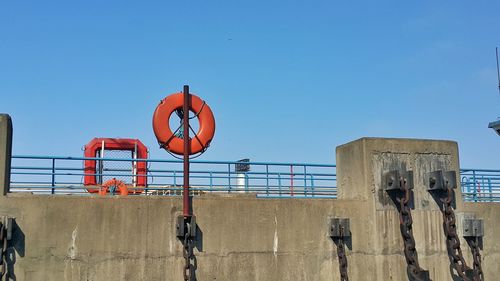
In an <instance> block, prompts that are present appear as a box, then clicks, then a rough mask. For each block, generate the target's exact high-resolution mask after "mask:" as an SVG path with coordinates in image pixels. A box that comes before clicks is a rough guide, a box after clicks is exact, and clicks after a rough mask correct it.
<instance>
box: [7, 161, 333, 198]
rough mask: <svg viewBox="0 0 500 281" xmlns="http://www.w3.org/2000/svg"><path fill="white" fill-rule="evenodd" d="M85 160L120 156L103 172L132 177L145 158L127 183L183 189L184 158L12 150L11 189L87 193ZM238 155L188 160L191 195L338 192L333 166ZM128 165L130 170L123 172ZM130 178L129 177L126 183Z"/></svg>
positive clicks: (147, 191) (154, 189)
mask: <svg viewBox="0 0 500 281" xmlns="http://www.w3.org/2000/svg"><path fill="white" fill-rule="evenodd" d="M84 160H96V162H97V161H121V162H128V163H130V169H117V168H111V169H107V168H104V169H103V170H102V172H101V173H99V172H95V173H93V174H92V175H93V176H96V178H97V179H98V178H102V177H104V176H105V177H107V178H110V177H130V178H133V177H135V176H137V175H136V174H133V171H134V169H133V164H134V163H138V162H147V166H148V169H147V181H148V184H147V186H145V187H131V189H137V190H141V191H142V193H141V194H144V195H181V194H182V182H183V172H182V161H180V160H159V159H122V158H84V157H57V156H25V155H17V156H12V165H11V187H10V191H11V192H32V193H35V194H78V195H89V193H88V192H87V190H86V189H85V188H84V187H83V178H84V176H85V173H84V168H83V162H84ZM241 164H242V162H238V161H191V168H190V181H191V191H192V193H193V194H194V195H199V194H204V193H233V192H234V193H256V194H257V196H258V197H265V198H275V197H276V198H336V196H337V188H336V167H335V165H326V164H309V163H267V162H244V163H243V164H246V165H250V167H251V168H250V171H246V172H237V171H236V166H237V165H241ZM127 171H129V172H127ZM129 184H130V183H129Z"/></svg>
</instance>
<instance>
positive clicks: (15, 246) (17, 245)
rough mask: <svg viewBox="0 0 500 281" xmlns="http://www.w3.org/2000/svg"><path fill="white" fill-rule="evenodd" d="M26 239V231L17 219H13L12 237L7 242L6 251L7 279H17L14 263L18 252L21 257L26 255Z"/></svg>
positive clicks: (14, 280) (13, 280)
mask: <svg viewBox="0 0 500 281" xmlns="http://www.w3.org/2000/svg"><path fill="white" fill-rule="evenodd" d="M24 241H25V235H24V232H23V231H22V229H21V228H20V227H19V225H18V224H17V222H16V220H12V239H11V240H10V241H8V242H7V251H6V253H5V263H6V267H7V273H6V280H12V281H16V280H17V278H16V274H15V271H14V265H15V264H16V252H17V255H19V256H20V257H24V255H25V249H24V247H25V244H24Z"/></svg>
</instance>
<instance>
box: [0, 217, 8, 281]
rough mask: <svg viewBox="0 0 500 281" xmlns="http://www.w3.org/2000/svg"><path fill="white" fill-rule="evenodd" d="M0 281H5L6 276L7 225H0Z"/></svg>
mask: <svg viewBox="0 0 500 281" xmlns="http://www.w3.org/2000/svg"><path fill="white" fill-rule="evenodd" d="M0 247H2V248H1V249H0V251H1V253H0V255H1V256H0V270H1V271H0V280H4V279H3V278H4V276H5V275H6V273H7V272H6V265H7V261H6V256H7V229H6V228H5V224H3V223H0Z"/></svg>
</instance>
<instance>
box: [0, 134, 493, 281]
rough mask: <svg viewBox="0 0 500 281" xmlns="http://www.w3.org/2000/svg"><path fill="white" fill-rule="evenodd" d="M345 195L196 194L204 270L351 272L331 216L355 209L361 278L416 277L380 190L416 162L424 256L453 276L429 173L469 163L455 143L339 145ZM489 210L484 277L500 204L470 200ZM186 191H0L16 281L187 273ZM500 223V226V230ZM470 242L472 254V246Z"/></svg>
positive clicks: (466, 209)
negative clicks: (179, 221)
mask: <svg viewBox="0 0 500 281" xmlns="http://www.w3.org/2000/svg"><path fill="white" fill-rule="evenodd" d="M337 166H338V168H337V173H338V184H339V196H340V198H339V199H336V200H327V199H313V200H307V199H257V198H255V196H253V195H251V194H250V195H245V194H237V195H218V196H215V195H203V196H200V197H197V198H195V199H194V213H195V214H196V215H197V222H198V225H199V227H200V230H201V232H202V233H201V235H200V236H199V238H198V242H197V243H198V250H196V251H195V254H196V257H197V270H196V276H197V278H198V279H197V280H250V281H251V280H262V281H269V280H280V281H281V280H304V281H306V280H310V281H316V280H325V281H326V280H340V277H339V269H338V260H337V255H336V247H335V245H334V244H333V242H332V240H331V239H330V238H329V237H328V222H329V219H330V218H332V217H347V218H350V220H351V233H352V240H351V241H349V248H348V249H347V258H348V270H349V277H350V280H380V281H382V280H383V281H386V280H397V281H399V280H407V275H406V263H405V259H404V256H403V242H402V240H401V234H400V232H399V218H398V213H397V212H396V209H395V208H394V206H393V205H392V204H393V203H392V202H391V201H390V200H388V199H387V198H386V195H385V193H384V192H382V191H381V186H380V181H381V175H382V173H383V172H384V171H387V170H390V169H392V168H394V167H403V166H404V167H406V168H408V169H412V170H413V171H414V172H415V210H414V211H413V218H414V234H415V238H416V244H417V250H418V253H419V259H420V264H421V266H422V267H423V268H424V269H428V270H430V275H431V278H432V279H433V280H452V277H451V276H452V275H451V272H450V267H449V260H448V256H447V252H446V246H445V241H444V235H443V231H442V223H441V221H442V217H441V213H440V211H439V209H438V208H437V207H436V204H435V202H434V201H433V199H432V198H431V197H430V196H429V195H428V194H427V192H426V191H425V184H424V174H425V172H427V171H430V170H434V169H437V168H443V169H455V170H456V169H458V167H459V165H458V152H457V145H456V143H454V142H446V141H445V142H443V141H423V140H396V139H361V140H358V141H355V142H352V143H349V144H346V145H343V146H340V147H339V148H338V149H337ZM457 198H458V199H459V200H457V212H458V213H460V214H463V213H473V214H475V215H476V216H478V217H480V218H483V219H484V221H485V230H486V233H485V237H484V239H483V244H484V250H483V252H482V254H483V270H484V276H485V280H495V278H496V276H498V275H499V274H500V269H499V264H500V243H499V238H498V233H500V227H499V225H500V216H499V214H500V204H489V203H469V204H463V203H461V200H460V193H459V192H458V193H457ZM181 211H182V202H181V198H176V197H161V196H148V197H145V196H135V197H134V196H128V197H78V196H38V195H29V194H12V193H9V194H7V195H6V196H0V215H9V216H14V217H16V223H17V225H16V227H15V231H14V234H13V236H14V237H13V240H12V241H11V244H10V245H9V246H10V249H9V253H10V255H9V263H8V264H9V269H10V274H11V277H13V276H15V279H14V278H13V279H12V280H18V281H23V280H29V281H33V280H35V281H36V280H55V281H59V280H87V281H94V280H183V279H182V266H183V257H182V246H181V244H180V242H179V241H178V240H177V238H176V237H175V219H176V217H177V215H179V214H181ZM494 234H497V236H495V235H494ZM462 250H463V253H464V256H465V257H466V260H467V262H468V263H469V264H470V263H471V255H470V252H469V248H468V246H467V244H465V242H464V241H462Z"/></svg>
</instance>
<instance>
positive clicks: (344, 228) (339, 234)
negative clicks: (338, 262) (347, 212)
mask: <svg viewBox="0 0 500 281" xmlns="http://www.w3.org/2000/svg"><path fill="white" fill-rule="evenodd" d="M350 236H351V230H350V227H349V219H347V218H333V219H331V220H330V237H331V238H343V237H350Z"/></svg>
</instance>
